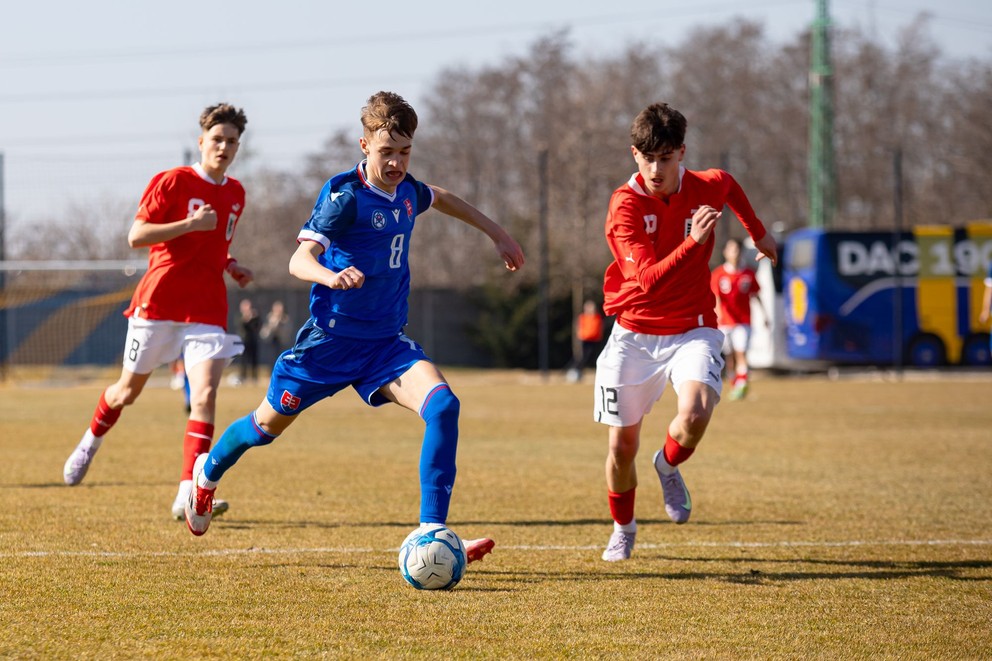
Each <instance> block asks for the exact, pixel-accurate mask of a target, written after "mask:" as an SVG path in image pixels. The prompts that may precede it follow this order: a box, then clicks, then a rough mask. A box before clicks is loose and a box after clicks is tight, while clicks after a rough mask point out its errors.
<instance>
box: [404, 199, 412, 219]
mask: <svg viewBox="0 0 992 661" xmlns="http://www.w3.org/2000/svg"><path fill="white" fill-rule="evenodd" d="M403 206H405V207H406V217H407V218H413V205H412V204H410V198H405V199H404V200H403Z"/></svg>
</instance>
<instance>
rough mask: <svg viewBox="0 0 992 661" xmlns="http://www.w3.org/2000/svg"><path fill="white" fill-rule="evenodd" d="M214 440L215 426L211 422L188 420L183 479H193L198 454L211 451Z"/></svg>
mask: <svg viewBox="0 0 992 661" xmlns="http://www.w3.org/2000/svg"><path fill="white" fill-rule="evenodd" d="M213 440H214V426H213V425H212V424H210V423H209V422H200V421H199V420H189V421H187V422H186V436H184V437H183V472H182V475H181V476H180V479H181V480H192V479H193V463H194V462H195V461H196V458H197V456H199V455H201V454H203V453H204V452H210V444H211V443H212V442H213Z"/></svg>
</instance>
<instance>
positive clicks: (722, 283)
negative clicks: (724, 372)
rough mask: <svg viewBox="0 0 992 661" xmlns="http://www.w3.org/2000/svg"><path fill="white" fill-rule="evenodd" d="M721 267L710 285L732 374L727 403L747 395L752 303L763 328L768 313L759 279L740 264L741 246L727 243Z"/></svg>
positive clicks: (725, 354)
mask: <svg viewBox="0 0 992 661" xmlns="http://www.w3.org/2000/svg"><path fill="white" fill-rule="evenodd" d="M723 260H724V261H723V264H721V265H720V266H718V267H716V268H715V269H713V275H712V277H711V280H710V285H711V286H712V288H713V294H714V295H715V296H716V323H717V327H718V328H719V329H720V330H721V331H722V332H723V335H724V341H723V355H724V356H729V357H730V366H731V367H732V370H731V371H730V372H731V374H733V377H732V379H733V380H732V382H731V389H730V399H741V398H743V397H744V396H745V395H747V379H748V367H747V348H748V346H749V345H750V344H751V299H752V298H753V299H754V301H755V303H757V304H758V307H759V308H761V313H762V316H763V317H764V318H765V326H769V325H770V324H769V321H768V313H767V312H765V309H764V308H763V307H761V299H760V298H758V292H759V291H761V288H760V287H759V286H758V279H757V276H756V275H755V273H754V270H753V269H750V268H748V267H747V266H744V264H743V262H742V260H741V242H740V241H738V240H737V239H728V240H727V242H726V243H725V244H724V245H723Z"/></svg>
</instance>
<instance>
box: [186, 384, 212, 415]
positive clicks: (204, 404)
mask: <svg viewBox="0 0 992 661" xmlns="http://www.w3.org/2000/svg"><path fill="white" fill-rule="evenodd" d="M189 403H190V406H192V407H193V408H195V409H200V410H207V411H213V410H214V407H215V406H216V404H217V388H215V387H213V386H211V385H207V386H205V387H202V388H197V389H196V390H193V391H190V394H189Z"/></svg>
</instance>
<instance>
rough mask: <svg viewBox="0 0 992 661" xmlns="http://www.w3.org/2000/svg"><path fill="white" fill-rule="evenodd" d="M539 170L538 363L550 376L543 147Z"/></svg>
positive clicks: (538, 156) (546, 158)
mask: <svg viewBox="0 0 992 661" xmlns="http://www.w3.org/2000/svg"><path fill="white" fill-rule="evenodd" d="M537 170H538V210H537V228H538V252H539V253H540V255H539V257H540V269H539V271H540V272H539V273H538V297H539V298H538V307H537V363H538V367H539V368H540V370H541V376H542V377H544V378H545V379H547V378H548V372H549V368H550V364H549V362H550V361H549V353H550V350H549V345H550V328H549V327H550V325H551V324H550V317H551V314H550V307H551V305H550V302H549V300H548V297H549V293H548V290H549V287H548V278H549V271H550V267H549V265H548V150H547V149H541V150H540V151H539V152H538V153H537Z"/></svg>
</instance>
